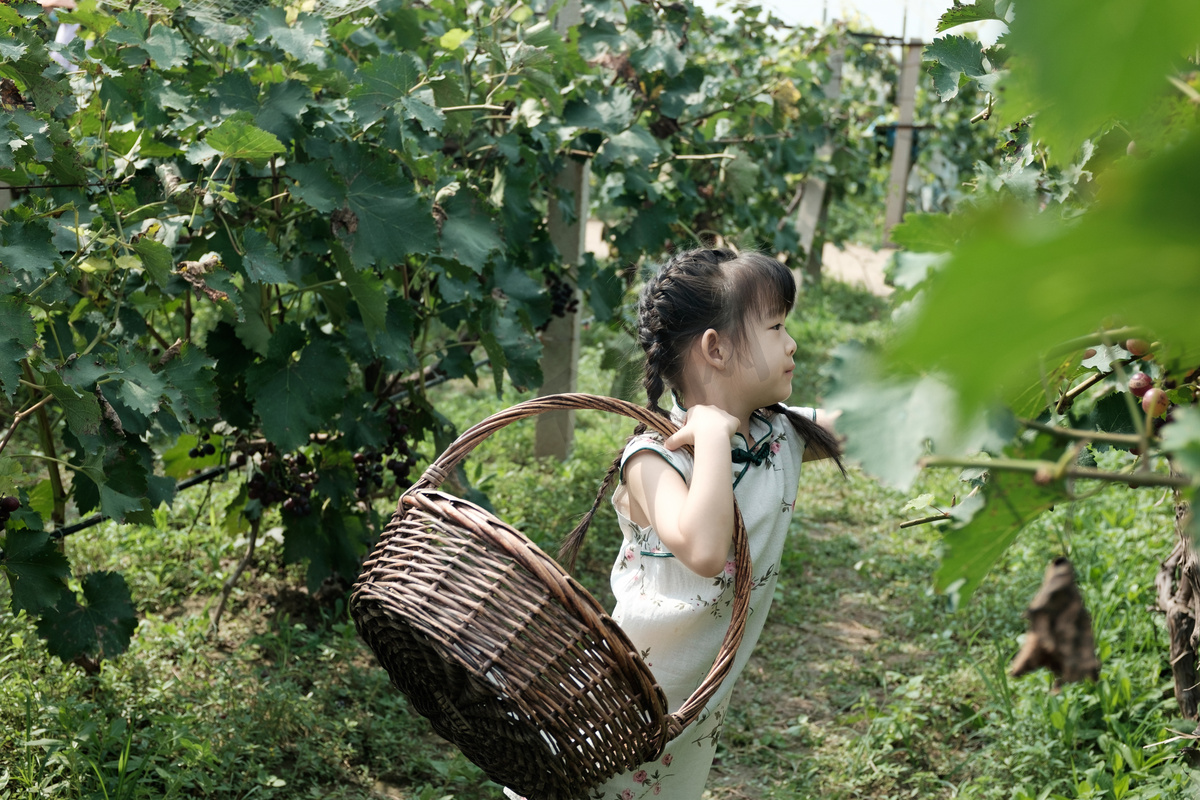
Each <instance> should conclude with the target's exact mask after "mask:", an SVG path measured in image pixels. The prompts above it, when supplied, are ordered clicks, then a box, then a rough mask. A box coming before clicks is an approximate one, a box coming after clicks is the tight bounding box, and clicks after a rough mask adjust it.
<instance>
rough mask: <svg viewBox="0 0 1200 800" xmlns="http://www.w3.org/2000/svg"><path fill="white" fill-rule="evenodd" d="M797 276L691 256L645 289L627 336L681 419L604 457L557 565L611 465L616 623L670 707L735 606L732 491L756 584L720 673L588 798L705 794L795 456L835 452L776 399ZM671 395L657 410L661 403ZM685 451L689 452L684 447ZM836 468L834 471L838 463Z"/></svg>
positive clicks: (784, 523)
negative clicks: (645, 749)
mask: <svg viewBox="0 0 1200 800" xmlns="http://www.w3.org/2000/svg"><path fill="white" fill-rule="evenodd" d="M795 296H796V284H795V281H794V279H793V277H792V273H791V271H790V270H789V269H787V268H786V267H785V266H783V265H782V264H780V263H779V262H778V261H776V260H775V259H773V258H770V257H769V256H766V255H763V254H761V253H742V254H741V255H737V254H734V253H732V252H730V251H728V250H692V251H689V252H685V253H681V254H679V255H676V256H675V257H673V258H671V259H670V260H669V261H668V262H667V263H666V264H665V265H664V266H663V267H662V269H661V270H660V271H659V272H658V274H657V275H655V276H654V277H653V278H651V279H650V281H649V282H648V283H647V284H646V286H645V288H644V289H643V291H642V295H641V300H640V303H639V305H638V339H639V343H640V344H641V346H642V348H643V349H644V350H645V351H646V367H645V387H646V395H647V399H648V407H649V408H651V409H654V410H655V411H658V412H659V413H661V414H664V415H667V414H669V415H670V417H671V418H672V419H673V420H675V422H677V423H679V424H680V425H681V426H682V427H681V428H680V430H679V432H678V433H676V434H675V435H673V436H671V437H670V438H668V439H666V440H665V441H664V440H663V438H662V437H661V436H660V435H658V434H655V433H645V432H644V431H641V430H639V431H638V432H637V433H635V435H634V436H633V437H632V438H631V439H630V441H629V443H628V444H627V445H626V447H625V450H624V452H623V453H622V454H621V455H620V456H619V457H618V459H617V460H616V461H615V462H614V464H613V467H612V469H610V470H609V474H608V476H607V477H606V478H605V482H604V486H603V487H602V488H601V491H600V495H599V496H598V497H597V498H596V503H595V504H594V505H593V506H592V509H591V511H589V512H588V514H587V515H586V516H585V517H584V519H583V521H582V522H581V523H580V525H579V527H578V528H576V529H575V531H573V532H572V533H571V534H570V536H568V539H567V542H566V544H565V545H564V547H563V555H564V560H565V561H566V563H568V564H571V563H573V561H574V557H575V554H576V553H577V552H578V550H579V546H580V544H581V543H582V538H583V533H584V531H585V530H586V528H587V526H588V524H589V523H590V521H591V517H592V515H593V514H594V513H595V511H596V508H597V507H598V506H599V504H600V501H601V498H602V497H603V496H604V493H605V491H606V489H607V488H608V485H609V483H610V482H611V480H612V478H613V476H614V475H615V474H620V477H621V482H620V485H619V486H618V488H617V490H616V492H615V493H614V495H613V505H614V506H615V508H616V511H617V516H618V520H619V522H620V526H621V531H622V533H623V535H624V541H623V542H622V545H621V550H620V551H619V553H618V555H617V559H616V563H615V565H614V566H613V570H612V588H613V593H614V594H615V595H616V598H617V606H616V609H615V610H614V611H613V615H612V616H613V619H615V620H616V621H617V623H619V624H620V625H621V627H622V628H623V629H624V630H625V632H626V633H627V634H628V635H629V637H630V639H631V640H632V641H633V643H634V644H635V645H636V646H637V648H638V651H639V652H640V653H641V655H642V657H643V659H645V661H646V663H647V666H649V667H650V669H651V671H652V672H653V673H654V676H655V678H656V679H657V680H658V682H659V684H660V685H661V686H662V688H663V690H664V691H665V692H666V696H667V700H668V704H669V706H670V709H671V711H675V710H676V709H678V708H679V707H680V706H681V705H682V704H683V702H684V701H685V700H686V699H687V698H688V697H689V696H690V695H691V694H692V692H693V691H694V690H695V689H696V687H697V686H699V684H700V683H701V681H702V680H703V679H704V678H705V676H706V675H707V674H708V672H709V670H710V669H711V667H712V664H713V660H714V659H715V658H716V655H717V652H718V650H719V649H720V646H721V641H722V639H723V638H724V636H725V632H726V630H727V628H728V627H729V616H730V609H731V605H732V602H733V575H734V570H735V567H734V562H733V561H732V553H731V543H732V540H733V524H734V523H733V520H734V498H735V497H736V498H737V506H738V508H739V510H740V511H741V513H742V518H743V519H744V521H745V524H746V531H747V533H748V537H749V545H750V555H751V563H752V564H753V580H752V586H753V587H754V588H753V592H752V594H751V600H750V610H749V616H748V619H747V622H746V631H745V635H744V637H743V639H742V644H741V648H740V649H739V650H738V653H737V656H736V658H735V660H734V663H733V666H732V669H731V671H730V673H729V676H728V677H727V678H726V679H725V681H724V682H723V683H722V685H721V686H720V688H718V690H717V692H716V694H714V695H713V697H712V699H711V700H710V701H709V703H708V705H707V707H706V708H705V709H704V711H703V712H702V713H701V715H700V717H699V718H698V719H697V721H696V722H695V723H693V724H692V725H691V726H689V727H688V728H686V729H685V730H684V731H683V732H682V734H681V735H680V736H678V737H677V738H676V739H674V740H672V741H671V742H670V743H668V744H667V746H666V749H665V750H664V751H663V753H662V755H661V756H660V757H659V758H658V760H656V761H655V762H653V763H649V764H643V765H641V766H640V767H638V768H637V769H634V770H630V771H629V772H626V773H624V774H622V775H618V776H616V777H614V778H612V779H611V780H609V781H608V782H607V783H605V784H604V785H603V786H600V787H597V788H595V789H593V790H591V791H590V792H589V793H588V794H587V797H589V798H595V800H635V799H640V798H647V797H655V798H659V800H700V797H701V794H702V793H703V791H704V784H705V780H706V779H707V776H708V771H709V767H710V766H711V765H712V760H713V755H714V754H715V752H716V748H717V740H718V739H719V738H720V735H721V728H722V724H723V721H724V718H725V712H726V707H727V705H728V702H729V695H730V692H731V691H732V689H733V686H734V684H735V683H736V681H737V678H738V676H739V675H740V674H741V672H742V669H743V668H744V667H745V665H746V661H747V660H748V659H749V657H750V653H751V651H752V650H753V649H754V645H755V643H756V642H757V641H758V637H759V634H761V633H762V629H763V623H764V622H766V618H767V610H768V609H769V608H770V605H771V599H772V597H773V595H774V591H775V582H776V579H777V577H778V572H779V564H780V560H781V558H782V554H783V545H784V540H785V539H786V538H787V531H788V526H789V524H790V522H791V520H792V514H793V511H794V510H795V505H796V490H797V483H798V481H799V477H800V462H801V461H805V460H810V459H814V458H823V457H832V458H834V459H835V460H837V458H838V456H837V453H838V445H837V441H836V439H835V438H834V436H833V435H832V433H830V431H829V430H827V429H826V428H825V427H823V426H822V423H823V422H825V421H826V420H824V419H823V418H822V414H821V413H820V412H816V411H813V410H812V409H796V408H789V407H787V406H784V405H783V404H782V401H784V400H786V399H787V398H788V396H789V395H790V394H791V391H792V372H793V370H794V364H793V362H792V356H793V354H794V353H795V351H796V342H795V341H794V340H793V339H792V337H791V336H789V335H788V333H787V331H786V330H785V329H784V324H783V323H784V318H785V317H786V316H787V314H788V312H789V311H790V310H791V308H792V304H793V302H794V300H795ZM667 389H670V390H671V393H672V398H673V400H674V404H673V407H672V409H671V410H670V411H669V412H667V411H665V410H663V409H662V408H661V407H660V406H659V400H660V398H662V396H663V394H664V392H666V391H667ZM683 445H691V446H692V448H693V453H694V455H688V454H687V453H686V452H685V451H684V450H682V449H680V448H681V447H682V446H683ZM838 466H839V467H840V466H841V462H840V460H839V461H838Z"/></svg>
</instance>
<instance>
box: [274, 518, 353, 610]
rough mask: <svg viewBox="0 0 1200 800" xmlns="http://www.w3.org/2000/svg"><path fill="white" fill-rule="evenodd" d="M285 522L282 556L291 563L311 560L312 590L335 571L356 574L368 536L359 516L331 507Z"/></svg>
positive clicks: (310, 581)
mask: <svg viewBox="0 0 1200 800" xmlns="http://www.w3.org/2000/svg"><path fill="white" fill-rule="evenodd" d="M285 522H286V524H285V527H284V532H283V559H284V561H285V562H287V563H289V564H295V563H304V562H307V563H308V575H307V578H308V589H309V591H310V592H315V591H317V589H319V588H320V586H321V582H322V581H323V580H325V578H327V577H329V576H330V575H332V574H333V573H334V572H337V573H339V574H341V575H354V574H355V573H356V572H357V571H358V569H359V566H358V558H359V553H360V551H361V550H362V549H364V545H363V541H364V538H365V535H366V528H365V526H364V525H363V522H362V519H361V518H360V517H358V516H354V515H350V514H344V513H338V512H336V511H335V509H333V508H329V509H327V510H325V511H323V512H322V513H321V514H319V515H318V514H309V515H308V516H305V517H294V516H292V517H288V518H287V519H286V520H285Z"/></svg>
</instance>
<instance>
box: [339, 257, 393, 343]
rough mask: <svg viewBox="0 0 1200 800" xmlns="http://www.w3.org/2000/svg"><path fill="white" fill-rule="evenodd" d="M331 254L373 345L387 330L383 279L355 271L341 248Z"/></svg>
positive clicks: (369, 271)
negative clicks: (356, 305)
mask: <svg viewBox="0 0 1200 800" xmlns="http://www.w3.org/2000/svg"><path fill="white" fill-rule="evenodd" d="M333 253H334V259H335V260H336V261H337V265H338V269H339V270H340V271H341V273H342V280H343V281H345V282H346V288H347V289H349V290H350V294H351V295H352V296H353V297H354V302H355V303H356V304H358V313H359V316H361V317H362V321H363V325H364V326H365V327H366V329H367V337H368V338H369V339H370V340H371V343H372V344H375V340H376V338H377V337H378V336H379V334H381V333H383V332H384V331H385V330H386V329H387V311H388V296H387V292H386V291H385V290H384V286H383V279H382V278H380V277H379V276H377V275H376V274H375V273H374V271H372V270H358V269H355V268H354V266H353V265H352V264H351V263H350V258H349V256H347V255H346V252H345V251H344V250H343V249H342V248H340V247H335V248H334V249H333Z"/></svg>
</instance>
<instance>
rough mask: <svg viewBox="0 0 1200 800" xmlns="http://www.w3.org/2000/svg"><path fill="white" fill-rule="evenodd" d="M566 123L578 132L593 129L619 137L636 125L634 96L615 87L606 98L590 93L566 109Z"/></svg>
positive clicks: (608, 92)
mask: <svg viewBox="0 0 1200 800" xmlns="http://www.w3.org/2000/svg"><path fill="white" fill-rule="evenodd" d="M563 121H564V122H566V124H567V125H570V126H572V127H576V128H590V129H595V130H598V131H601V132H603V133H607V134H610V135H614V136H615V135H616V134H618V133H620V132H621V131H623V130H625V129H626V128H628V127H629V126H630V125H632V124H633V93H632V92H631V91H629V90H628V89H626V88H625V87H623V86H616V87H613V88H612V89H610V90H608V91H607V92H606V93H604V94H600V93H599V92H597V91H596V90H595V89H588V90H587V93H586V95H585V97H584V98H583V99H580V98H576V99H574V100H571V101H570V102H568V103H567V105H566V108H565V109H563Z"/></svg>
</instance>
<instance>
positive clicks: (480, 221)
mask: <svg viewBox="0 0 1200 800" xmlns="http://www.w3.org/2000/svg"><path fill="white" fill-rule="evenodd" d="M481 205H482V204H481V203H477V202H474V200H473V198H472V197H471V195H470V194H469V193H468V192H465V191H460V192H459V193H458V194H456V195H454V196H453V197H451V198H450V199H449V200H447V201H446V203H445V205H444V210H445V212H446V219H445V221H444V222H443V223H442V252H443V253H445V254H446V255H449V256H452V257H454V258H455V259H457V260H458V261H459V263H461V264H465V265H466V266H468V267H470V268H471V269H472V270H473V271H474V272H475V273H476V274H478V273H480V272H482V271H483V268H484V267H485V266H487V263H488V260H489V259H490V258H491V255H492V254H493V253H495V252H496V251H498V250H500V249H502V248H503V247H504V240H502V239H501V238H500V236H499V234H497V233H496V225H495V223H494V222H493V221H492V219H491V217H489V216H488V215H487V213H486V212H484V211H483V210H481V208H480V206H481Z"/></svg>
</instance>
